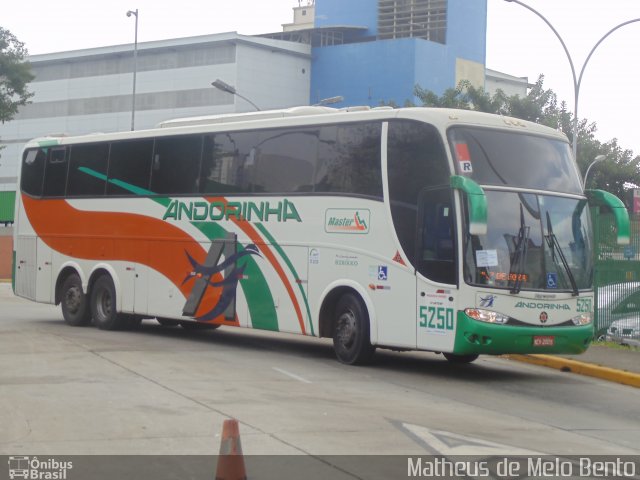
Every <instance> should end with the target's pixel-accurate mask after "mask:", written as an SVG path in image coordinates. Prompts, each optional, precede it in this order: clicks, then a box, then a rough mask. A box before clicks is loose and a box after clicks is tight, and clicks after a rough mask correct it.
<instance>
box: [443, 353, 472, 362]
mask: <svg viewBox="0 0 640 480" xmlns="http://www.w3.org/2000/svg"><path fill="white" fill-rule="evenodd" d="M443 355H444V358H446V359H447V360H448V361H449V362H451V363H460V364H462V363H471V362H473V361H474V360H476V359H477V358H478V356H479V355H478V354H476V353H471V354H469V355H456V354H455V353H443Z"/></svg>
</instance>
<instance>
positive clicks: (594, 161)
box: [582, 155, 607, 188]
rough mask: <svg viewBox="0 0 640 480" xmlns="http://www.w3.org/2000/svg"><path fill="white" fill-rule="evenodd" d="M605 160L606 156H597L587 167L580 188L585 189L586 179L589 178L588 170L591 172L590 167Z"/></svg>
mask: <svg viewBox="0 0 640 480" xmlns="http://www.w3.org/2000/svg"><path fill="white" fill-rule="evenodd" d="M606 159H607V157H606V155H598V156H597V157H596V158H594V159H593V162H591V163H590V164H589V166H588V167H587V172H586V173H585V174H584V182H583V183H582V186H583V187H584V188H587V178H589V170H591V167H593V166H594V165H595V164H596V163H598V162H601V161H603V160H606Z"/></svg>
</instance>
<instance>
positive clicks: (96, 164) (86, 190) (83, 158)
mask: <svg viewBox="0 0 640 480" xmlns="http://www.w3.org/2000/svg"><path fill="white" fill-rule="evenodd" d="M70 155H71V157H70V159H69V183H68V186H67V196H69V197H79V196H102V195H104V193H105V188H106V181H105V180H106V177H107V162H108V160H109V144H108V143H94V144H89V145H72V146H71V154H70Z"/></svg>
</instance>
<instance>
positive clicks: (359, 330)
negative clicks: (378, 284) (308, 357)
mask: <svg viewBox="0 0 640 480" xmlns="http://www.w3.org/2000/svg"><path fill="white" fill-rule="evenodd" d="M333 349H334V350H335V352H336V356H337V357H338V360H339V361H340V362H342V363H346V364H347V365H362V364H365V363H368V362H369V361H371V358H372V357H373V353H374V352H375V347H374V346H372V345H371V342H370V341H369V315H368V314H367V311H366V308H365V306H364V305H363V303H362V300H360V298H359V297H358V296H357V295H354V294H352V293H347V294H345V295H343V296H342V297H341V298H340V300H339V301H338V304H337V305H336V312H335V323H334V328H333Z"/></svg>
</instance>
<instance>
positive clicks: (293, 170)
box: [245, 128, 318, 193]
mask: <svg viewBox="0 0 640 480" xmlns="http://www.w3.org/2000/svg"><path fill="white" fill-rule="evenodd" d="M256 140H257V141H258V143H256V144H255V145H254V146H253V148H252V151H251V152H250V158H249V161H248V162H246V163H245V169H246V174H247V178H248V181H249V182H250V183H251V187H252V191H253V192H268V193H289V192H311V191H313V171H314V169H315V165H316V158H317V156H318V129H317V128H315V129H308V130H293V129H292V130H268V131H263V132H260V133H259V135H258V137H257V139H256Z"/></svg>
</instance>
